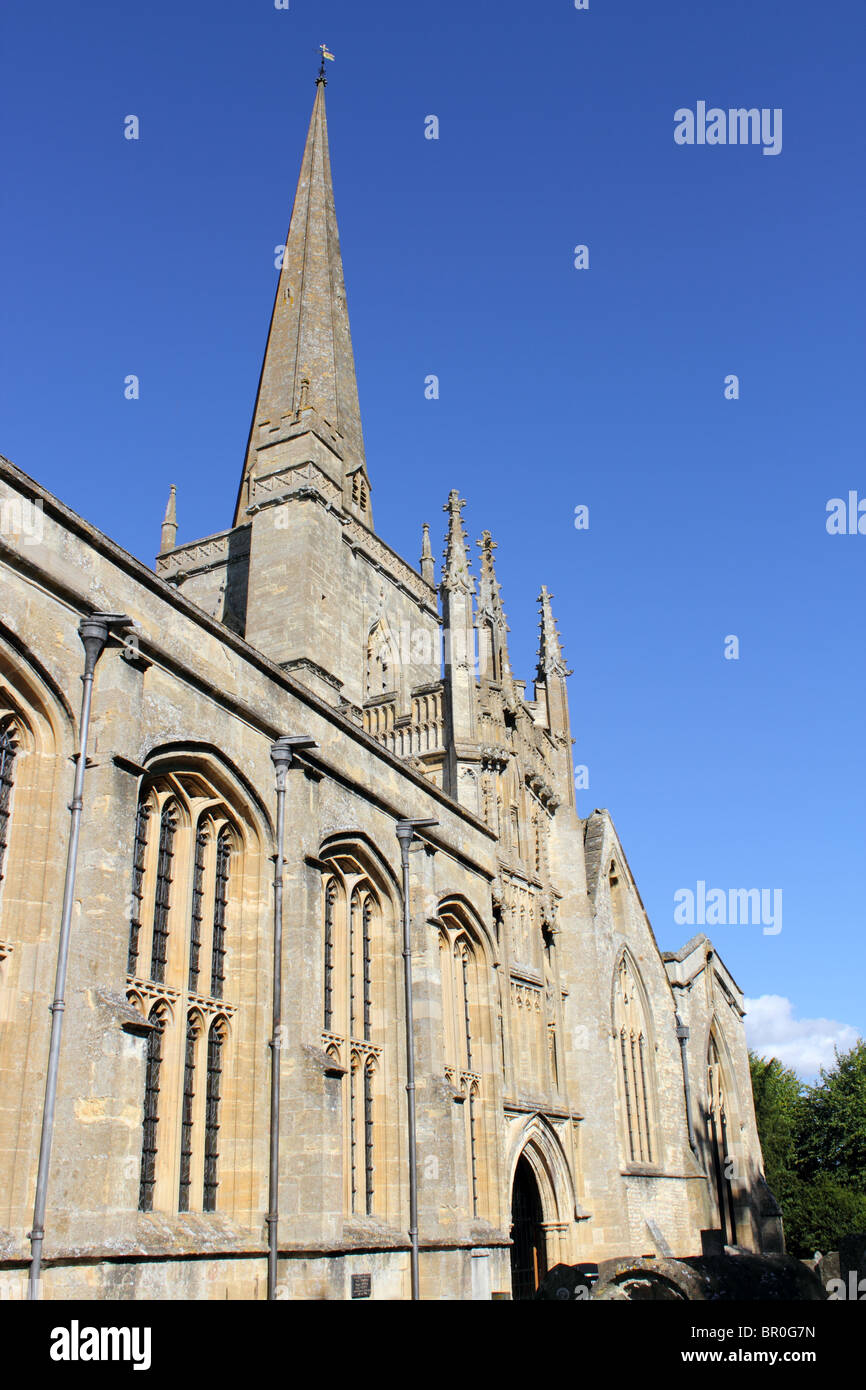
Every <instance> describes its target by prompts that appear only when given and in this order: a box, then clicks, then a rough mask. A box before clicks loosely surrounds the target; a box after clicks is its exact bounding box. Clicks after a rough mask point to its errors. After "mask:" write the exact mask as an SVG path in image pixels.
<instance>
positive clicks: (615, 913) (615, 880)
mask: <svg viewBox="0 0 866 1390" xmlns="http://www.w3.org/2000/svg"><path fill="white" fill-rule="evenodd" d="M607 886H608V890H609V892H610V910H611V916H612V918H613V925H614V927H615V929H616V930H617V931H620V932H621V931H625V924H626V914H625V888H624V885H623V875H622V870H621V869H620V867H619V865H618V864H617V862H616V860H615V859H612V860H611V861H610V868H609V869H608V874H607Z"/></svg>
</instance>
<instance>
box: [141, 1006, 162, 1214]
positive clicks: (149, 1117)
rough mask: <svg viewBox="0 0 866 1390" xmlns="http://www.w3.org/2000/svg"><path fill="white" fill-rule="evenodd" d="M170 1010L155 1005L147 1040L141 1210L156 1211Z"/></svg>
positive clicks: (151, 1013)
mask: <svg viewBox="0 0 866 1390" xmlns="http://www.w3.org/2000/svg"><path fill="white" fill-rule="evenodd" d="M165 1021H166V1010H165V1006H164V1005H162V1004H154V1006H153V1008H152V1009H151V1011H150V1018H149V1022H150V1032H149V1034H148V1037H147V1066H146V1069H145V1077H144V1126H143V1130H142V1138H141V1179H140V1182H139V1191H138V1206H139V1210H140V1211H153V1189H154V1185H155V1183H156V1156H157V1128H158V1125H159V1082H160V1072H161V1070H162V1045H163V1037H164V1034H165Z"/></svg>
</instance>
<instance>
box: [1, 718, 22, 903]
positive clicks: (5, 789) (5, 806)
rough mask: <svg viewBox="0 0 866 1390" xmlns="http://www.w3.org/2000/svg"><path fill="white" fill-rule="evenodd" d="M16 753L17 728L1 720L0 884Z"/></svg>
mask: <svg viewBox="0 0 866 1390" xmlns="http://www.w3.org/2000/svg"><path fill="white" fill-rule="evenodd" d="M17 753H18V726H17V724H16V722H15V720H14V719H12V718H6V719H3V720H2V721H0V883H2V881H3V872H4V865H5V861H6V849H7V846H8V842H9V824H10V821H11V818H12V791H13V788H14V786H15V759H16V756H17Z"/></svg>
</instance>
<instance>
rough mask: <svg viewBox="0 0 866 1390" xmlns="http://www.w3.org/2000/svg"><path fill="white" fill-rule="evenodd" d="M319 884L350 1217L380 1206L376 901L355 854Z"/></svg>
mask: <svg viewBox="0 0 866 1390" xmlns="http://www.w3.org/2000/svg"><path fill="white" fill-rule="evenodd" d="M333 870H334V871H333V872H332V873H329V874H328V876H327V877H326V879H325V880H324V906H323V951H324V1010H323V1022H324V1031H323V1045H324V1047H325V1050H326V1051H327V1052H328V1053H329V1055H330V1056H331V1057H333V1058H334V1059H335V1060H336V1061H338V1062H339V1063H340V1065H341V1067H342V1068H345V1073H344V1075H343V1085H344V1106H343V1137H344V1153H345V1156H346V1159H345V1165H344V1188H345V1200H346V1210H347V1212H348V1214H349V1215H359V1216H372V1215H373V1214H374V1212H375V1211H376V1208H377V1195H376V1188H377V1167H378V1164H379V1152H380V1149H381V1143H380V1139H379V1135H378V1132H377V1131H378V1123H377V1109H378V1107H379V1104H380V1101H379V1090H378V1082H379V1077H380V1068H381V1065H382V1058H383V1040H382V1036H381V1032H380V1030H379V1028H378V1026H377V1018H378V1016H379V1015H378V1013H377V1009H378V1008H381V1002H380V1000H381V994H380V989H379V986H378V985H377V977H376V943H377V940H378V939H379V937H380V935H381V924H382V904H381V897H380V895H379V893H378V891H377V890H376V888H375V886H374V884H373V882H372V880H371V879H370V878H369V877H368V875H367V874H366V872H365V870H364V866H363V864H362V863H361V861H360V860H359V859H356V858H355V856H354V855H350V854H341V855H340V856H338V857H335V859H334V861H333Z"/></svg>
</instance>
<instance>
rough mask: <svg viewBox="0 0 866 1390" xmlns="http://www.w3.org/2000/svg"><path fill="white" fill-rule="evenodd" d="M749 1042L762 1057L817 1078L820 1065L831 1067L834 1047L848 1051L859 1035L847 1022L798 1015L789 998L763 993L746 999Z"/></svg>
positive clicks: (747, 1038) (747, 1036) (808, 1076)
mask: <svg viewBox="0 0 866 1390" xmlns="http://www.w3.org/2000/svg"><path fill="white" fill-rule="evenodd" d="M745 1006H746V1019H745V1026H746V1041H747V1042H748V1044H749V1047H750V1048H751V1049H752V1051H753V1052H757V1053H758V1054H759V1056H761V1057H778V1059H779V1061H780V1062H783V1063H784V1065H785V1066H786V1067H793V1068H794V1071H796V1072H798V1073H799V1074H800V1075H801V1076H803V1077H805V1078H807V1079H810V1080H811V1079H812V1078H815V1077H817V1075H818V1069H819V1068H820V1067H832V1065H833V1062H834V1060H835V1057H834V1051H833V1049H834V1047H838V1049H839V1051H840V1052H847V1051H848V1049H849V1048H851V1047H853V1045H854V1043H855V1042H856V1041H857V1039H858V1037H859V1036H860V1035H859V1033H858V1032H857V1029H856V1028H852V1027H851V1025H850V1024H848V1023H838V1022H837V1021H836V1020H835V1019H833V1018H795V1017H794V1006H793V1004H792V1003H791V1001H790V999H785V998H784V997H783V996H782V995H781V994H762V995H761V997H760V999H747V1000H746V1001H745Z"/></svg>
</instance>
